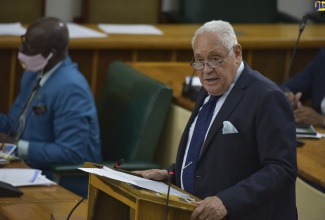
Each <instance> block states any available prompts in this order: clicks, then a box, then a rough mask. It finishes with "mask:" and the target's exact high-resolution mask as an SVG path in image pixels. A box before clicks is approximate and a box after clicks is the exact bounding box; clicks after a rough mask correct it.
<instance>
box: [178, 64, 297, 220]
mask: <svg viewBox="0 0 325 220" xmlns="http://www.w3.org/2000/svg"><path fill="white" fill-rule="evenodd" d="M206 96H207V92H206V90H205V89H204V88H202V89H201V91H200V94H199V96H198V98H197V101H196V105H195V107H194V110H193V113H192V115H191V117H190V119H189V121H188V124H187V126H186V128H185V131H184V133H183V136H182V138H181V141H180V146H179V149H178V153H177V158H176V164H175V180H176V184H177V185H178V186H180V178H181V177H180V173H181V166H182V162H183V157H184V152H185V149H186V143H187V140H188V133H189V128H190V126H191V124H192V123H193V120H194V119H195V117H196V115H197V114H198V111H199V108H200V107H201V106H202V103H203V101H204V98H205V97H206ZM224 121H230V122H231V123H232V124H233V125H234V127H236V129H237V130H238V133H233V134H222V126H223V122H224ZM193 138H195V137H193ZM296 176H297V162H296V133H295V123H294V117H293V113H292V110H291V107H290V105H289V103H288V101H287V99H286V97H285V96H284V94H283V92H282V91H281V90H280V88H279V87H278V86H277V85H276V84H275V83H273V82H271V81H270V80H269V79H267V78H266V77H264V76H262V75H261V74H260V73H258V72H256V71H254V70H252V69H251V68H250V67H249V66H248V65H247V64H246V63H245V68H244V70H243V72H242V74H241V76H240V77H239V78H238V80H237V82H236V84H235V86H234V87H233V89H232V91H231V92H230V93H229V95H228V97H227V99H226V100H225V102H224V104H223V106H222V107H221V109H220V111H219V113H218V114H217V116H216V118H215V120H214V121H213V124H212V126H211V128H210V130H209V132H208V135H207V138H206V141H205V143H204V145H203V146H202V151H201V155H200V158H199V161H198V164H197V167H196V171H195V179H194V185H195V193H194V195H196V196H198V197H199V198H201V199H204V198H205V197H208V196H218V197H219V198H220V199H221V200H222V202H223V203H224V205H225V207H226V209H227V211H228V216H227V219H231V220H232V219H240V220H245V219H258V220H264V219H270V220H271V219H272V220H273V219H276V220H291V219H297V210H296V200H295V180H296Z"/></svg>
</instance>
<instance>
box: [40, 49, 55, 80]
mask: <svg viewBox="0 0 325 220" xmlns="http://www.w3.org/2000/svg"><path fill="white" fill-rule="evenodd" d="M52 57H53V53H50V54H49V55H48V56H47V58H46V61H47V62H48V61H49V60H50V59H51V58H52ZM45 67H46V66H45ZM45 67H44V68H45ZM44 68H43V69H41V70H40V72H39V74H38V78H42V77H43V70H44Z"/></svg>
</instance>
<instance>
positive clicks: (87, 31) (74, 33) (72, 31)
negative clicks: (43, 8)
mask: <svg viewBox="0 0 325 220" xmlns="http://www.w3.org/2000/svg"><path fill="white" fill-rule="evenodd" d="M67 27H68V30H69V38H103V37H107V34H105V33H102V32H99V31H96V30H93V29H91V28H88V27H84V26H81V25H79V24H75V23H67Z"/></svg>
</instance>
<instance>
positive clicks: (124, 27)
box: [98, 24, 163, 35]
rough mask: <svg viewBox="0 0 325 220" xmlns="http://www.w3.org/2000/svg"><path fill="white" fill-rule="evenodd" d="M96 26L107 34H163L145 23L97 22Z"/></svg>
mask: <svg viewBox="0 0 325 220" xmlns="http://www.w3.org/2000/svg"><path fill="white" fill-rule="evenodd" d="M98 28H100V29H101V30H102V31H104V32H105V33H108V34H152V35H162V34H163V32H162V31H161V30H159V29H158V28H156V27H155V26H153V25H147V24H98Z"/></svg>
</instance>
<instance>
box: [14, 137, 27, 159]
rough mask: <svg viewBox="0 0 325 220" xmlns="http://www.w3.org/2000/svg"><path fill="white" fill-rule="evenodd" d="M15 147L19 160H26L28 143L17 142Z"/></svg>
mask: <svg viewBox="0 0 325 220" xmlns="http://www.w3.org/2000/svg"><path fill="white" fill-rule="evenodd" d="M17 147H18V150H17V152H18V156H19V157H20V159H26V158H27V157H28V148H29V141H24V140H19V141H18V143H17Z"/></svg>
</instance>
